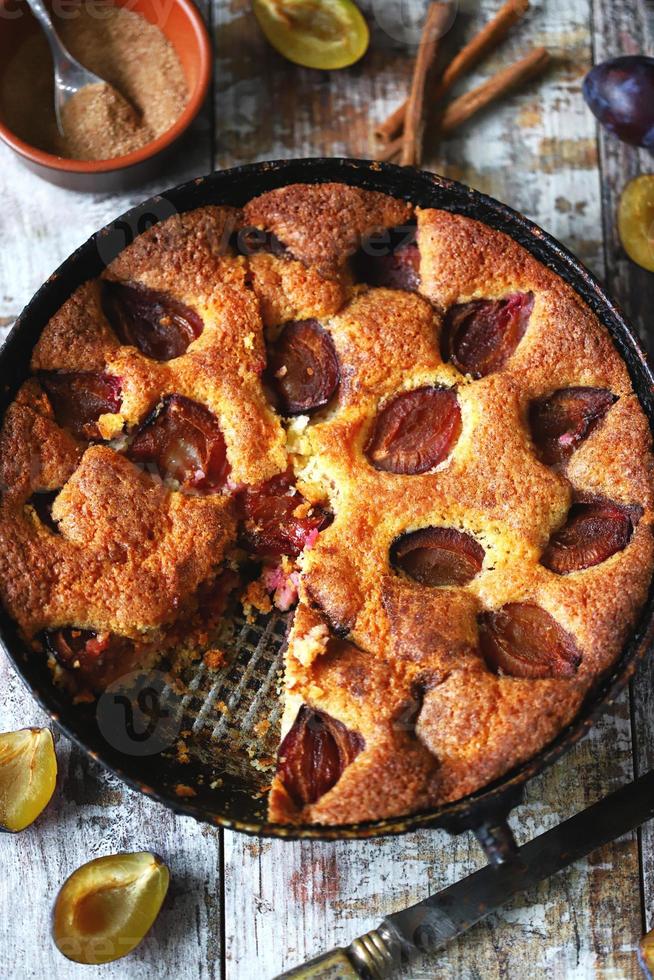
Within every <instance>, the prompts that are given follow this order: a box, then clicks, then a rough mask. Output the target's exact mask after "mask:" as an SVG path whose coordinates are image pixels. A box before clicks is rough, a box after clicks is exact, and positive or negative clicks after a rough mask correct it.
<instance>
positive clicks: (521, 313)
mask: <svg viewBox="0 0 654 980" xmlns="http://www.w3.org/2000/svg"><path fill="white" fill-rule="evenodd" d="M533 308H534V294H533V293H513V295H511V296H508V297H507V298H506V299H477V300H473V301H472V302H471V303H461V304H459V305H458V306H453V307H451V308H450V309H449V310H448V311H447V313H446V315H445V321H444V323H443V333H442V340H441V353H442V355H443V359H444V360H446V361H451V362H452V364H454V366H455V367H456V368H457V369H458V370H459V371H461V372H462V374H469V375H471V376H472V377H473V378H483V377H485V376H486V375H487V374H492V373H493V372H494V371H499V370H500V368H502V367H504V365H505V364H506V362H507V361H508V359H509V358H510V357H511V355H512V354H513V352H514V351H515V349H516V347H517V346H518V344H519V343H520V341H521V340H522V338H523V336H524V334H525V331H526V329H527V325H528V324H529V318H530V316H531V312H532V310H533Z"/></svg>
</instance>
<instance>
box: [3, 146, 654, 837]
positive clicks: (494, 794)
mask: <svg viewBox="0 0 654 980" xmlns="http://www.w3.org/2000/svg"><path fill="white" fill-rule="evenodd" d="M327 181H339V182H342V183H347V184H352V185H354V186H357V187H363V188H367V189H371V190H380V191H382V192H384V193H388V194H392V195H394V196H397V197H403V198H405V199H406V200H410V201H412V202H413V203H415V204H418V205H419V206H422V207H439V208H444V209H445V210H449V211H453V212H456V213H459V214H463V215H465V216H467V217H471V218H475V219H477V220H480V221H483V222H484V223H486V224H489V225H490V226H491V227H494V228H498V229H499V230H501V231H504V232H506V233H508V234H509V235H510V236H511V237H512V238H513V239H514V240H516V241H518V242H519V243H520V244H521V245H523V246H524V247H526V248H527V249H528V251H530V252H531V253H532V254H533V255H534V256H535V257H536V258H537V259H538V260H539V261H541V262H544V263H545V264H546V265H548V266H549V267H550V268H552V269H553V270H554V271H555V272H556V273H557V274H559V275H560V276H561V277H562V278H563V279H564V280H565V281H566V282H568V283H569V284H570V285H571V286H572V288H573V289H574V290H575V291H576V292H577V293H578V294H579V295H580V296H581V297H582V299H584V300H585V301H586V302H587V303H588V305H589V306H590V307H591V309H592V310H593V312H595V313H596V314H597V315H598V316H599V318H600V320H601V321H602V323H603V324H604V325H605V326H606V328H607V329H608V330H609V332H610V334H611V337H612V339H613V342H614V344H615V346H616V347H617V349H618V351H619V353H620V355H621V357H622V358H623V360H624V361H625V363H626V366H627V369H628V371H629V374H630V377H631V380H632V383H633V386H634V391H635V393H636V395H637V397H638V399H639V401H640V404H641V405H642V407H643V410H644V412H645V414H646V416H647V418H648V421H649V424H650V429H651V430H652V431H654V375H653V373H652V370H651V369H650V367H649V364H648V363H647V360H646V356H645V353H644V352H643V350H642V348H641V345H640V342H639V341H638V340H637V338H636V337H635V335H634V333H633V331H632V330H631V328H630V327H629V326H628V324H627V322H626V320H625V317H624V316H623V314H622V313H621V311H620V310H619V308H618V307H617V306H616V304H615V303H614V302H613V301H612V300H611V299H610V298H609V297H608V296H607V294H606V293H605V291H604V288H603V287H602V285H601V284H600V283H599V281H598V280H597V279H596V277H595V276H594V275H593V274H592V273H591V272H590V271H589V270H588V269H587V268H586V267H585V266H584V265H583V264H582V263H581V262H580V261H579V259H577V258H576V257H575V256H574V255H572V253H571V252H570V251H569V250H568V249H567V248H566V247H565V246H563V245H562V244H561V243H560V242H558V241H557V240H556V239H554V238H553V237H552V236H551V235H549V234H548V233H547V232H545V231H544V230H543V229H541V228H540V227H539V226H538V225H536V224H534V223H533V222H531V221H530V220H529V219H528V218H526V217H524V215H522V214H520V213H519V212H517V211H514V210H513V209H512V208H510V207H508V206H507V205H505V204H502V203H500V202H499V201H496V200H495V199H494V198H491V197H489V196H487V195H485V194H482V193H481V192H479V191H476V190H473V189H472V188H469V187H467V186H465V185H463V184H461V183H459V182H458V181H454V180H451V179H449V178H446V177H441V176H438V175H436V174H430V173H427V172H424V171H416V170H414V169H411V168H403V167H398V166H395V165H394V164H382V163H379V162H376V161H368V160H356V159H348V158H338V157H336V158H323V157H314V158H306V159H290V160H276V161H264V162H260V163H253V164H245V165H242V166H238V167H233V168H230V169H228V170H222V171H215V172H214V173H212V174H208V175H207V176H204V177H199V178H195V179H194V180H190V181H187V182H185V183H183V184H180V185H177V186H176V187H173V188H171V189H169V190H167V191H163V192H162V193H160V194H157V195H155V196H154V197H151V198H149V199H147V200H146V201H144V202H142V203H141V204H138V205H136V206H135V207H133V208H130V209H129V210H128V211H127V212H125V213H124V214H122V215H120V216H119V217H117V218H115V219H114V220H113V221H111V222H110V223H109V224H108V225H106V226H105V227H104V228H102V229H100V230H99V231H97V232H95V233H94V234H93V235H92V236H91V237H90V238H89V239H87V241H86V242H84V243H83V244H82V245H80V246H79V247H78V248H77V249H76V250H75V251H74V252H72V253H71V255H70V256H69V257H68V258H67V259H65V261H64V262H63V263H62V264H61V265H60V266H59V268H58V269H57V270H56V271H55V272H54V273H53V274H52V275H51V276H50V277H49V278H48V279H47V280H46V282H45V283H44V284H43V285H42V286H41V287H40V288H39V289H38V290H37V292H36V293H35V294H34V296H33V298H32V299H31V300H30V302H29V303H28V304H27V306H26V307H25V308H24V310H23V311H22V312H21V314H20V315H19V317H18V318H17V320H16V322H15V324H14V326H13V328H12V329H11V331H10V333H9V335H8V336H7V338H6V341H5V344H4V346H3V347H2V349H1V350H0V372H2V375H3V378H4V377H5V376H6V375H7V373H9V375H10V377H11V381H10V382H9V383H8V384H5V383H3V385H2V391H1V392H0V412H1V413H2V415H4V411H5V410H6V407H7V405H8V404H9V402H10V401H11V400H12V399H13V397H14V395H15V391H16V389H17V388H18V386H19V384H21V383H22V381H23V380H24V378H25V374H26V372H25V371H23V372H21V371H20V369H18V370H16V371H14V372H13V373H12V372H11V368H12V366H13V363H14V362H18V364H19V365H20V363H21V362H22V361H25V362H26V365H29V358H30V355H31V352H32V349H33V346H34V344H35V343H36V339H37V338H38V336H39V335H40V332H41V330H42V329H43V327H44V326H45V323H46V322H47V320H48V319H49V318H50V316H52V315H53V314H54V312H56V310H57V309H58V308H59V307H60V306H61V304H62V303H63V301H64V300H65V299H66V298H67V297H68V296H69V295H70V294H71V292H72V291H73V290H74V289H75V288H77V286H79V285H81V283H82V282H84V281H86V280H87V279H89V278H93V277H94V276H96V275H98V274H99V272H100V271H101V270H102V268H104V266H105V265H106V264H108V262H109V261H111V258H113V256H114V255H115V254H118V252H119V251H121V250H122V248H124V247H125V246H126V245H127V244H129V241H128V240H127V239H129V240H131V238H133V237H135V235H136V234H139V233H141V232H142V231H144V230H145V227H147V226H149V224H154V223H156V222H157V221H158V220H164V219H165V218H166V217H168V216H169V215H170V214H172V213H175V212H183V211H189V210H192V209H193V208H196V207H201V206H202V205H206V204H220V203H224V204H234V205H237V206H238V205H241V204H244V203H245V202H246V201H248V200H250V199H251V198H252V197H255V196H256V195H257V194H260V193H263V192H264V191H266V190H272V189H273V188H274V187H280V186H284V185H286V184H290V183H296V182H307V183H324V182H327ZM171 208H172V210H171ZM152 218H154V219H155V220H154V221H151V220H150V219H152ZM130 236H131V238H130ZM30 337H31V340H30ZM7 366H9V372H7ZM652 643H654V588H653V587H652V585H650V593H649V596H648V599H647V602H646V604H645V606H644V608H643V610H642V612H641V616H640V619H639V622H638V624H637V626H636V628H635V630H634V631H633V633H632V634H631V636H630V638H629V640H628V642H627V643H626V644H625V647H624V649H623V652H622V654H621V656H620V657H619V658H618V660H617V661H616V662H615V664H614V665H613V667H612V668H611V670H610V672H609V673H608V674H607V676H606V677H605V678H603V679H602V680H601V681H600V683H599V684H598V685H597V687H596V688H595V689H594V691H593V692H592V693H591V694H590V696H589V697H588V698H587V700H586V702H585V703H584V706H583V707H582V708H581V710H580V712H579V714H578V715H577V717H576V718H575V720H574V721H573V722H572V723H571V724H570V725H569V726H567V727H566V728H565V729H563V730H562V731H561V732H560V733H559V734H558V735H557V737H556V738H555V739H554V740H553V741H552V742H551V743H549V745H547V746H546V747H545V748H544V749H542V750H541V751H540V752H539V753H537V754H536V755H535V756H533V757H532V758H531V759H530V760H528V761H527V762H525V763H523V764H522V765H520V766H518V767H515V768H514V769H512V770H511V771H510V772H508V773H505V774H504V776H502V777H501V778H500V779H498V780H496V781H495V782H493V783H492V784H489V785H488V786H485V787H483V788H482V789H480V790H478V791H477V792H476V793H473V794H471V795H469V796H466V797H464V798H463V799H461V800H456V801H454V802H452V803H447V804H444V805H442V806H440V807H435V808H432V809H431V810H428V811H424V812H421V813H416V814H411V815H409V816H402V817H393V818H387V819H384V820H379V821H373V822H367V823H359V824H343V825H325V826H315V825H298V826H289V825H285V824H273V823H269V822H267V821H264V820H253V819H241V818H239V817H232V816H229V815H228V814H227V813H226V812H225V808H226V807H227V803H226V797H225V801H224V805H223V810H222V812H219V811H220V809H221V801H222V798H223V796H224V794H223V792H222V791H220V790H219V791H217V792H216V793H215V795H214V797H213V798H214V799H215V800H216V808H215V810H210V809H208V807H207V806H206V804H205V803H204V802H203V801H202V800H200V801H198V802H193V801H192V800H191V799H184V800H182V799H180V798H179V797H176V796H175V795H174V793H173V790H172V788H170V789H167V788H166V787H165V786H163V787H159V788H156V787H155V786H154V785H148V784H147V783H145V782H144V781H143V780H142V779H141V778H139V777H138V776H137V775H135V774H134V773H133V772H130V771H127V770H126V767H125V763H124V761H123V762H121V761H120V760H121V758H122V759H124V758H125V757H123V756H121V755H120V753H118V752H116V751H115V750H114V749H113V748H111V746H108V744H107V743H104V745H102V744H101V743H103V742H104V740H103V738H102V736H101V734H100V733H99V731H98V730H97V727H96V730H95V733H93V732H91V733H88V732H87V733H85V734H80V732H79V728H80V723H79V721H78V720H77V721H76V719H77V716H76V709H75V707H74V706H73V705H72V704H71V705H69V706H65V705H63V701H62V699H61V698H59V697H57V691H56V689H55V688H54V685H52V684H51V683H50V684H48V683H47V682H46V683H43V678H42V677H40V676H39V673H41V674H43V671H41V672H39V670H38V666H39V665H38V663H37V660H38V658H37V657H34V656H33V651H28V650H27V647H26V645H25V644H24V643H23V641H21V640H20V638H19V637H18V635H17V630H16V629H15V627H14V625H13V623H12V622H11V620H10V619H9V617H8V616H7V615H6V613H5V612H4V611H2V612H1V613H0V648H2V649H3V650H4V652H5V654H6V655H7V657H8V658H9V660H10V661H11V662H12V664H13V666H14V668H15V669H16V670H17V672H18V674H19V676H20V678H21V680H22V681H23V683H24V684H25V685H26V687H27V688H28V690H29V691H30V693H31V695H32V697H33V698H34V699H35V700H36V701H37V703H38V704H39V705H40V707H41V708H42V709H43V710H44V711H46V713H47V714H48V715H49V717H50V719H51V720H52V721H53V722H54V723H55V725H56V726H57V727H58V728H59V729H60V731H62V732H63V734H65V735H66V736H67V737H68V738H69V739H70V740H71V741H72V742H73V743H74V744H75V745H77V746H78V748H80V749H81V750H82V751H84V752H85V753H86V754H87V755H88V756H90V757H91V758H92V759H94V760H95V761H97V762H99V763H100V764H101V765H102V766H103V767H104V768H106V769H107V770H109V771H110V772H111V773H113V774H114V775H115V776H117V777H118V778H119V779H121V780H122V781H123V782H125V783H126V784H127V785H128V786H130V787H131V788H132V789H136V790H137V791H139V792H141V793H143V794H145V795H147V796H149V797H151V798H152V799H154V800H156V801H157V802H159V803H161V804H163V805H164V806H166V807H167V808H168V809H170V810H172V811H173V812H175V813H178V814H180V815H184V816H192V817H194V818H196V819H197V820H199V821H201V822H204V823H209V824H213V825H217V826H220V827H223V828H225V829H229V830H237V831H240V832H243V833H246V834H252V835H259V836H264V837H275V838H280V839H304V840H306V839H311V840H340V839H363V838H370V837H380V836H388V835H397V834H402V833H407V832H409V831H412V830H418V829H424V828H428V827H429V828H439V827H440V828H443V829H445V830H448V831H450V832H455V833H456V832H460V831H462V830H465V829H473V830H474V829H478V828H480V827H482V826H484V825H486V826H488V825H489V823H497V822H498V820H499V821H500V822H501V821H502V820H504V819H505V818H506V816H507V814H508V812H509V811H510V810H511V809H512V808H513V807H514V806H515V805H516V804H517V803H519V802H520V799H521V795H522V791H523V788H524V786H525V784H526V783H527V781H528V780H529V779H531V778H532V777H533V776H536V775H537V774H539V773H540V772H542V771H543V770H544V769H546V768H548V767H549V766H551V765H552V764H553V763H554V762H555V761H557V760H558V759H559V758H560V757H561V756H562V755H563V754H564V753H565V752H567V751H568V750H569V749H571V748H572V747H573V745H575V744H576V743H577V742H578V741H580V739H581V738H583V736H584V735H585V734H586V733H587V732H588V730H589V729H590V727H591V726H592V725H593V724H594V722H595V721H596V720H597V718H598V717H599V716H600V714H601V713H602V712H603V711H604V710H605V709H606V707H608V706H609V705H610V704H612V703H613V701H614V700H615V698H616V697H617V696H618V695H619V693H620V692H621V691H622V689H623V688H624V687H625V686H626V684H627V683H628V681H629V680H630V678H631V677H632V676H633V674H634V672H635V670H636V668H637V666H638V663H639V661H640V659H641V658H642V657H643V656H644V655H645V653H646V652H647V651H648V649H649V648H650V647H651V645H652ZM30 654H32V655H31V656H30ZM48 676H49V675H48ZM90 735H92V736H93V737H92V738H91V737H90ZM132 758H135V757H132ZM136 758H137V759H138V757H136ZM151 782H153V781H152V780H151ZM246 795H247V796H248V798H249V799H250V801H251V802H252V797H251V795H250V794H249V793H246Z"/></svg>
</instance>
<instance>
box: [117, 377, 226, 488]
mask: <svg viewBox="0 0 654 980" xmlns="http://www.w3.org/2000/svg"><path fill="white" fill-rule="evenodd" d="M127 456H128V457H129V459H131V460H132V462H134V463H141V464H142V465H144V466H152V467H154V469H155V470H156V472H157V473H158V474H159V476H160V477H161V479H162V480H166V479H168V480H176V481H177V482H178V483H179V485H180V487H181V489H182V490H185V491H194V492H196V493H217V492H218V491H220V490H222V489H223V488H224V487H225V484H226V483H227V477H228V476H229V473H230V469H231V467H230V465H229V462H228V460H227V447H226V445H225V439H224V437H223V433H222V430H221V428H220V424H219V422H218V419H217V418H216V416H215V415H214V414H213V412H210V411H209V409H208V408H205V406H204V405H200V404H199V403H198V402H194V401H192V400H191V399H190V398H185V397H184V396H183V395H167V396H166V397H165V398H164V399H163V401H162V403H161V405H160V406H159V407H158V408H156V409H155V410H154V412H152V414H151V415H150V416H149V417H148V418H147V419H146V420H145V422H144V423H143V424H142V425H141V426H140V427H139V428H138V429H137V431H136V434H135V436H134V438H133V439H132V442H131V443H130V445H129V447H128V449H127Z"/></svg>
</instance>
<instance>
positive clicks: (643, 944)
mask: <svg viewBox="0 0 654 980" xmlns="http://www.w3.org/2000/svg"><path fill="white" fill-rule="evenodd" d="M638 961H639V963H640V966H641V969H642V971H643V976H645V977H646V978H647V980H652V978H653V977H654V929H652V930H651V931H650V932H647V933H645V935H644V936H643V938H642V939H641V941H640V943H639V944H638Z"/></svg>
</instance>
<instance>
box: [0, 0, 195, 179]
mask: <svg viewBox="0 0 654 980" xmlns="http://www.w3.org/2000/svg"><path fill="white" fill-rule="evenodd" d="M113 2H114V3H115V4H117V5H119V6H129V9H130V10H132V11H134V12H135V13H138V14H141V15H142V16H143V17H145V19H146V20H148V21H150V23H152V24H156V25H157V26H158V27H160V28H161V30H162V31H163V32H164V34H165V35H166V37H167V38H168V40H169V41H170V43H171V44H172V46H173V47H174V49H175V51H176V52H177V56H178V57H179V60H180V62H181V64H182V68H183V70H184V74H185V76H186V82H187V85H188V91H189V100H188V103H187V105H186V108H185V109H184V111H183V112H182V114H181V116H180V117H179V118H178V119H177V121H176V122H175V124H174V125H173V126H171V128H170V129H169V130H167V132H165V133H163V134H162V135H161V136H159V137H157V139H155V140H152V142H150V143H147V144H146V145H145V146H143V147H141V149H140V150H135V151H134V152H133V153H127V154H125V155H124V156H120V157H114V158H113V159H112V160H68V159H66V158H65V157H59V156H55V155H54V154H52V153H46V152H44V151H43V150H38V149H37V148H36V147H34V146H30V144H29V143H26V142H25V141H24V140H22V139H20V137H18V136H17V135H16V134H15V133H14V132H12V131H11V130H10V129H9V128H8V127H7V126H6V125H5V123H4V120H3V118H2V113H1V110H0V138H1V139H3V140H4V142H5V143H7V145H8V146H10V147H11V148H12V150H14V152H15V153H17V154H18V156H19V157H20V158H21V160H22V162H23V163H24V164H25V166H26V167H28V168H29V169H30V170H32V171H33V173H35V174H38V176H39V177H43V178H44V179H45V180H48V181H50V183H52V184H57V185H58V186H59V187H66V188H68V189H69V190H75V191H118V190H123V189H125V188H127V187H133V186H135V185H136V184H140V183H143V182H145V181H146V180H149V179H151V178H152V177H154V176H155V175H156V174H157V173H158V172H159V171H160V170H161V169H162V168H163V165H164V163H165V160H166V155H167V152H168V151H169V150H170V149H171V147H172V146H173V145H174V144H175V143H176V142H177V141H178V140H179V138H180V137H181V136H182V134H183V133H184V132H185V130H186V129H188V127H189V126H190V124H191V123H192V121H193V119H194V118H195V117H196V116H197V114H198V112H199V111H200V108H201V106H202V103H203V101H204V98H205V96H206V94H207V90H208V88H209V83H210V81H211V67H212V61H213V53H212V47H211V41H210V39H209V35H208V33H207V29H206V27H205V25H204V21H203V20H202V17H201V15H200V13H199V11H198V9H197V8H196V7H195V5H194V4H193V2H192V0H169V2H168V3H167V4H165V5H162V4H161V0H113ZM164 6H165V11H164V12H163V13H162V10H163V8H164ZM37 30H40V28H39V26H38V24H37V22H36V20H35V19H34V17H33V16H32V14H31V13H29V11H28V9H27V6H26V4H25V3H24V2H17V0H0V73H1V72H3V71H6V66H7V62H8V60H9V56H10V55H11V54H13V53H14V52H15V51H16V49H17V47H18V45H19V44H20V43H21V42H22V41H23V39H24V38H25V37H26V36H27V35H28V34H29V33H30V32H32V31H37Z"/></svg>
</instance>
